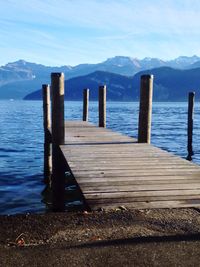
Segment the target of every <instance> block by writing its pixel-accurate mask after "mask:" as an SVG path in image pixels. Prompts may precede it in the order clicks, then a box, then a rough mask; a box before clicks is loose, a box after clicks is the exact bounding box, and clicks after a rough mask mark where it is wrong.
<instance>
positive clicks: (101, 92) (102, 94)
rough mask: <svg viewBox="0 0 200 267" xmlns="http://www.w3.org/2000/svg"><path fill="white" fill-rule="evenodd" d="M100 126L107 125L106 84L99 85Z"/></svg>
mask: <svg viewBox="0 0 200 267" xmlns="http://www.w3.org/2000/svg"><path fill="white" fill-rule="evenodd" d="M99 127H104V128H105V127H106V85H103V86H99Z"/></svg>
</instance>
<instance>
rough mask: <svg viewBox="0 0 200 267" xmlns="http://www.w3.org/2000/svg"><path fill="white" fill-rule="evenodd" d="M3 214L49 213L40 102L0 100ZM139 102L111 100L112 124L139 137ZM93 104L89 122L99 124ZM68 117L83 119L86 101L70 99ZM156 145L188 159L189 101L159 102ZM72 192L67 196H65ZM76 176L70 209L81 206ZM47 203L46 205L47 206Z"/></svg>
mask: <svg viewBox="0 0 200 267" xmlns="http://www.w3.org/2000/svg"><path fill="white" fill-rule="evenodd" d="M0 103H1V108H0V137H1V143H0V214H14V213H25V212H44V211H46V210H49V209H51V208H52V192H51V190H50V188H49V186H48V185H47V184H45V183H44V177H43V168H44V166H43V152H44V144H43V142H44V137H43V123H42V102H41V101H12V102H11V101H0ZM138 107H139V105H138V103H117V102H108V103H107V127H108V128H110V129H113V130H114V131H118V132H121V133H123V134H127V135H129V136H134V137H137V125H138ZM97 111H98V107H97V103H96V102H91V103H90V107H89V121H91V122H93V123H95V124H98V113H97ZM65 117H66V119H73V120H74V119H79V120H81V119H82V102H66V103H65ZM199 122H200V109H199V106H198V105H197V104H196V106H195V114H194V136H193V151H194V156H193V161H194V162H196V163H200V149H199V147H200V146H199V144H200V123H199ZM151 140H152V144H154V145H156V146H158V147H161V148H163V149H165V150H167V151H171V152H173V153H175V154H177V155H179V156H181V157H183V158H186V157H187V103H154V104H153V117H152V139H151ZM66 192H67V194H66ZM78 194H79V191H78V188H77V187H76V185H75V184H74V182H73V179H72V178H71V179H69V181H68V182H67V183H66V184H65V196H64V198H65V200H66V203H65V204H66V207H67V209H71V208H72V207H73V206H74V205H75V206H76V207H80V204H82V200H78V198H77V196H78ZM44 203H45V204H44Z"/></svg>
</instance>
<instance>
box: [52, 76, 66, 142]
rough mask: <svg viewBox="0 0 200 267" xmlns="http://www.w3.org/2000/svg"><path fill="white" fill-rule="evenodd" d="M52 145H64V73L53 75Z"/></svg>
mask: <svg viewBox="0 0 200 267" xmlns="http://www.w3.org/2000/svg"><path fill="white" fill-rule="evenodd" d="M51 94H52V143H53V144H56V145H61V144H64V138H65V126H64V124H65V122H64V73H52V74H51Z"/></svg>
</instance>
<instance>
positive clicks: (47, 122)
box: [42, 84, 51, 142]
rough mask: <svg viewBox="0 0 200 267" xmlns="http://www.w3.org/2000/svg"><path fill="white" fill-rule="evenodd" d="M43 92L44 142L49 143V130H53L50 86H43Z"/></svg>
mask: <svg viewBox="0 0 200 267" xmlns="http://www.w3.org/2000/svg"><path fill="white" fill-rule="evenodd" d="M42 92H43V126H44V141H45V142H47V141H49V138H50V135H49V130H50V128H51V107H50V86H49V85H48V84H43V85H42Z"/></svg>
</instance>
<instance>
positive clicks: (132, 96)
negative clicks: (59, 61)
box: [25, 67, 200, 101]
mask: <svg viewBox="0 0 200 267" xmlns="http://www.w3.org/2000/svg"><path fill="white" fill-rule="evenodd" d="M149 73H151V74H153V75H154V100H156V101H186V100H187V97H188V92H189V91H195V92H196V95H197V97H198V98H199V96H200V90H199V86H200V83H199V77H200V68H196V69H189V70H178V69H173V68H170V67H160V68H155V69H151V70H150V72H149ZM143 74H146V71H142V72H138V73H137V74H135V75H134V76H131V77H128V76H122V75H119V74H114V73H109V72H102V71H96V72H93V73H91V74H88V75H85V76H80V77H75V78H72V79H69V80H67V81H65V88H66V92H65V99H66V100H81V99H82V94H83V89H84V88H89V89H90V99H91V100H97V99H98V87H99V85H103V84H106V86H107V99H108V100H114V101H137V100H139V95H140V77H141V75H143ZM41 98H42V91H41V89H40V90H37V91H35V92H33V93H30V94H28V95H27V96H26V97H25V99H26V100H39V99H41Z"/></svg>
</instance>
